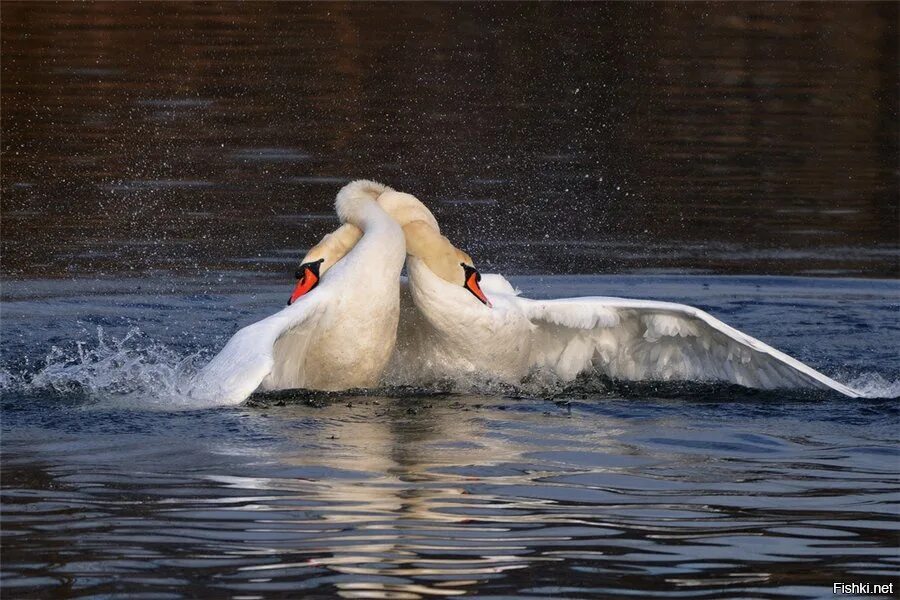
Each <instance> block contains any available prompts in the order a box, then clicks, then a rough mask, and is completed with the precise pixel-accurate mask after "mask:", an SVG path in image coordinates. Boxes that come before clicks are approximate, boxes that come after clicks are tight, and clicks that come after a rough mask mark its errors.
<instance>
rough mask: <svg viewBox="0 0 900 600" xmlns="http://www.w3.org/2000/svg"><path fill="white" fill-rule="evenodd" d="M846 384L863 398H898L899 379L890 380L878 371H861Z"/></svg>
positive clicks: (899, 389)
mask: <svg viewBox="0 0 900 600" xmlns="http://www.w3.org/2000/svg"><path fill="white" fill-rule="evenodd" d="M847 385H848V386H850V387H851V388H853V389H854V390H856V391H857V392H859V393H860V394H862V395H863V396H864V397H865V398H900V379H894V380H893V381H891V380H889V379H887V378H886V377H884V376H883V375H881V374H880V373H872V372H869V373H862V374H860V375H858V376H856V377H854V378H852V379H850V380H849V381H848V383H847Z"/></svg>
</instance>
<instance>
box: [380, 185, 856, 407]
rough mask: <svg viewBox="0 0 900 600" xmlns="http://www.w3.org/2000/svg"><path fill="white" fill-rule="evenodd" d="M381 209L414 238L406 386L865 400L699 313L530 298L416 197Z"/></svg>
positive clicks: (389, 198) (637, 303) (396, 372)
mask: <svg viewBox="0 0 900 600" xmlns="http://www.w3.org/2000/svg"><path fill="white" fill-rule="evenodd" d="M378 202H379V204H381V206H382V207H383V208H385V210H386V211H387V212H388V213H389V214H391V216H392V217H394V218H395V219H396V220H397V221H398V224H399V225H401V227H402V229H403V234H404V237H405V240H406V252H407V259H406V267H407V272H408V283H407V284H406V285H405V286H404V287H403V289H402V299H401V320H400V328H399V330H398V341H397V347H396V351H395V356H394V357H393V359H392V364H391V368H390V372H391V376H392V377H394V378H397V379H398V380H405V381H407V382H410V383H413V382H423V381H434V380H436V379H441V378H452V379H459V378H460V377H461V376H462V377H478V378H486V379H490V380H497V381H501V382H506V383H511V384H516V383H520V382H521V381H522V380H523V379H524V378H525V377H526V376H528V375H530V374H533V373H536V372H537V373H539V372H544V373H549V374H551V375H552V376H553V377H555V378H557V379H559V380H561V381H563V382H565V381H571V380H573V379H575V378H576V377H577V376H578V375H579V374H580V373H583V372H586V371H590V370H593V369H596V370H598V371H600V372H602V373H604V374H605V375H607V376H609V377H610V378H612V379H619V380H627V381H642V380H663V381H721V382H729V383H733V384H738V385H741V386H745V387H751V388H761V389H777V388H816V389H824V390H833V391H836V392H839V393H841V394H844V395H846V396H850V397H859V396H860V394H859V393H857V392H856V391H854V390H852V389H850V388H849V387H847V386H845V385H843V384H841V383H839V382H837V381H835V380H833V379H831V378H829V377H827V376H825V375H823V374H822V373H819V372H818V371H816V370H814V369H812V368H810V367H809V366H807V365H805V364H803V363H802V362H800V361H798V360H796V359H794V358H792V357H790V356H788V355H786V354H784V353H783V352H780V351H778V350H776V349H775V348H773V347H771V346H769V345H767V344H765V343H763V342H761V341H759V340H757V339H755V338H753V337H751V336H749V335H747V334H745V333H742V332H741V331H738V330H737V329H734V328H732V327H730V326H728V325H726V324H725V323H723V322H722V321H720V320H718V319H716V318H715V317H713V316H712V315H710V314H708V313H706V312H704V311H702V310H700V309H698V308H695V307H692V306H687V305H683V304H675V303H671V302H658V301H652V300H631V299H626V298H614V297H602V296H595V297H584V298H563V299H556V300H532V299H529V298H524V297H522V296H520V295H519V293H518V292H517V291H516V290H515V289H514V288H513V286H512V285H510V283H509V282H508V281H507V280H506V279H505V278H504V277H503V276H501V275H497V274H485V275H482V274H480V273H479V272H478V270H477V269H476V268H475V264H474V262H473V261H472V258H471V257H470V256H469V255H468V254H466V253H465V252H463V251H462V250H459V249H458V248H456V247H455V246H454V245H453V244H452V243H451V242H450V240H448V239H447V238H446V237H444V236H442V235H441V233H440V228H439V226H438V224H437V221H436V220H435V218H434V216H433V215H432V214H431V212H430V211H429V210H428V208H427V207H426V206H425V205H424V204H422V203H421V202H420V201H419V200H418V199H417V198H415V197H414V196H411V195H409V194H403V193H401V192H396V191H393V190H392V191H389V192H387V193H385V194H382V195H381V196H379V199H378Z"/></svg>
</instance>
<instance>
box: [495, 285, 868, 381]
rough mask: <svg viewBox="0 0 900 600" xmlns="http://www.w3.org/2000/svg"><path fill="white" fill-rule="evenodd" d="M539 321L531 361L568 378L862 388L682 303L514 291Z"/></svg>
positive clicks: (527, 312)
mask: <svg viewBox="0 0 900 600" xmlns="http://www.w3.org/2000/svg"><path fill="white" fill-rule="evenodd" d="M513 301H514V302H516V303H517V304H519V306H520V307H521V308H522V310H523V311H524V312H525V313H526V315H527V316H528V318H529V319H530V320H531V321H532V323H533V324H534V325H535V326H536V328H537V329H536V331H535V332H534V335H535V336H536V337H535V343H534V344H533V350H532V357H531V360H532V364H533V365H534V366H535V367H545V368H550V369H552V370H553V371H555V372H556V373H557V374H559V375H560V376H561V377H563V378H566V379H570V378H574V377H575V376H576V375H578V373H580V372H582V371H584V370H585V369H588V368H590V367H592V366H593V367H595V368H598V369H599V370H601V371H603V372H605V373H606V374H607V375H609V376H610V377H612V378H616V379H624V380H630V381H638V380H664V381H727V382H731V383H736V384H739V385H743V386H747V387H753V388H762V389H775V388H799V387H805V388H817V389H830V390H835V391H838V392H840V393H842V394H845V395H847V396H851V397H859V394H858V393H857V392H855V391H853V390H852V389H850V388H849V387H847V386H845V385H843V384H841V383H838V382H837V381H834V380H833V379H831V378H829V377H827V376H825V375H823V374H822V373H819V372H818V371H816V370H815V369H812V368H810V367H808V366H806V365H805V364H803V363H801V362H800V361H798V360H796V359H793V358H791V357H790V356H788V355H787V354H784V353H783V352H779V351H778V350H776V349H775V348H772V347H771V346H769V345H767V344H764V343H763V342H761V341H759V340H757V339H755V338H753V337H750V336H749V335H747V334H745V333H742V332H740V331H738V330H737V329H734V328H732V327H729V326H728V325H726V324H725V323H722V322H721V321H719V320H718V319H716V318H715V317H713V316H711V315H709V314H708V313H705V312H703V311H702V310H700V309H697V308H694V307H692V306H686V305H683V304H673V303H669V302H654V301H649V300H628V299H624V298H605V297H588V298H572V299H563V300H543V301H541V300H529V299H526V298H514V299H513Z"/></svg>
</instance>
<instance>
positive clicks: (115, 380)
mask: <svg viewBox="0 0 900 600" xmlns="http://www.w3.org/2000/svg"><path fill="white" fill-rule="evenodd" d="M200 359H201V353H200V352H195V353H192V354H188V355H183V354H182V353H179V352H176V351H175V350H173V349H171V348H169V347H167V346H166V345H164V344H161V343H159V342H156V341H154V340H152V339H149V338H148V337H147V336H145V335H144V334H143V333H142V332H141V330H140V329H138V328H136V327H133V328H131V329H130V330H128V332H127V333H126V334H125V335H124V336H123V337H121V338H117V337H115V336H109V335H107V334H106V332H105V331H104V329H103V327H97V339H96V340H95V341H94V340H91V341H90V342H86V341H75V342H74V343H73V344H71V345H67V346H65V347H60V346H52V347H51V349H50V351H49V352H48V353H47V355H46V356H45V357H44V359H43V365H42V366H41V367H40V368H39V369H38V370H37V371H35V372H33V373H27V372H20V373H14V372H12V371H10V370H8V369H3V370H2V372H0V390H2V391H4V392H7V391H18V392H37V391H41V390H53V391H55V392H58V393H73V392H80V393H83V394H85V395H86V396H87V397H88V398H90V399H91V400H95V401H101V402H103V403H104V404H105V403H113V404H121V405H126V406H131V407H134V408H194V407H196V406H194V404H195V402H194V401H193V400H192V399H190V398H189V397H188V394H187V389H188V385H189V382H190V379H191V377H192V376H193V374H194V373H196V372H197V369H198V363H199V362H200Z"/></svg>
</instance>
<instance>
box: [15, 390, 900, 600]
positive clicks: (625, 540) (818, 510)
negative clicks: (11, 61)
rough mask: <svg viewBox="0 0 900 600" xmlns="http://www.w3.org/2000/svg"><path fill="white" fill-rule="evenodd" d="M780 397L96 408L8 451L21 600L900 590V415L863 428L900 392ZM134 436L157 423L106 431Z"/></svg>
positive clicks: (351, 400) (364, 400) (21, 436)
mask: <svg viewBox="0 0 900 600" xmlns="http://www.w3.org/2000/svg"><path fill="white" fill-rule="evenodd" d="M779 400H780V401H779V402H777V403H774V404H773V403H770V402H764V403H755V402H752V401H751V402H749V403H744V404H739V405H738V406H735V405H733V404H732V405H729V403H727V402H726V403H721V402H715V401H714V402H712V403H708V402H707V403H699V404H698V403H696V402H691V401H690V400H682V401H672V402H665V401H659V400H656V401H653V400H608V401H605V402H602V403H598V402H596V401H584V400H576V399H570V400H568V401H566V402H565V404H564V405H563V404H561V403H553V402H549V401H540V400H524V399H520V400H509V399H499V400H498V399H497V398H492V397H478V396H467V395H463V396H453V397H430V398H427V399H417V398H415V397H407V398H386V397H378V396H365V397H345V398H343V399H341V400H339V401H328V402H327V403H325V405H324V406H313V407H311V406H307V405H303V404H300V405H297V404H291V403H288V404H284V403H283V402H278V403H275V404H282V405H281V406H277V405H275V404H269V405H264V406H263V407H256V408H247V409H236V410H225V411H213V412H201V413H199V414H191V415H189V416H185V415H180V416H172V415H166V416H159V415H157V416H152V417H149V416H146V415H131V416H127V415H126V416H122V415H114V414H109V413H103V412H100V413H91V412H90V411H89V412H88V414H87V415H83V416H81V417H80V419H81V420H82V421H86V422H87V424H86V425H82V426H81V427H84V428H85V429H87V430H89V431H92V432H93V433H94V434H95V435H93V436H92V437H91V439H90V440H87V439H86V437H85V436H84V435H83V434H82V435H78V434H76V433H75V432H74V431H72V430H73V429H74V428H75V427H74V426H73V425H69V426H67V427H66V429H69V430H70V431H68V432H67V434H66V435H63V436H53V438H44V439H41V438H42V437H43V436H41V435H40V434H41V431H40V430H31V431H28V432H27V433H26V432H18V433H16V434H13V435H12V436H11V439H7V440H5V441H4V444H5V451H6V452H7V455H8V456H11V457H12V458H7V459H6V460H5V461H4V465H3V469H4V470H3V478H4V488H5V490H4V492H3V495H4V535H5V536H6V538H5V541H4V553H5V561H4V571H5V575H6V577H5V579H4V588H5V589H6V590H7V591H9V592H12V593H15V592H16V591H19V590H21V591H22V592H23V595H27V593H26V592H28V591H34V590H35V589H44V590H47V589H56V590H61V591H62V590H64V591H65V593H66V594H71V595H83V594H108V593H112V592H115V591H126V590H127V591H129V592H131V593H140V592H143V593H145V594H146V595H147V596H146V597H151V596H150V593H151V592H162V591H164V590H169V589H171V588H172V587H173V586H174V587H176V588H177V589H178V590H179V591H178V593H177V594H175V595H173V597H175V596H179V597H189V596H192V595H193V594H195V593H205V594H207V595H209V594H212V595H216V594H223V595H224V594H238V595H241V594H247V596H246V597H297V594H306V593H310V594H312V593H319V594H328V593H337V594H338V595H340V596H342V597H347V598H422V597H428V596H455V595H461V594H467V593H472V592H475V591H477V592H478V593H480V594H482V595H491V594H499V595H511V594H522V595H532V594H533V595H548V594H563V595H569V596H580V597H587V596H595V595H605V596H613V597H618V596H619V595H621V596H623V597H624V596H628V595H632V594H638V595H641V594H643V593H649V592H655V593H658V594H660V595H665V596H672V597H682V598H684V597H709V596H708V594H709V593H710V592H714V593H716V594H718V595H719V597H726V596H727V597H734V596H735V595H741V594H742V593H744V592H747V591H750V590H758V591H760V592H762V591H763V590H770V591H771V592H772V593H773V594H775V595H782V594H786V595H793V596H801V597H815V596H819V595H822V594H823V593H824V591H823V590H829V591H830V586H831V582H832V581H857V580H865V581H882V582H888V581H891V580H892V577H893V575H894V574H895V572H896V566H897V565H896V551H897V536H896V529H895V528H891V527H890V526H888V523H889V522H891V521H893V518H894V515H895V514H896V509H897V506H896V501H897V478H898V475H900V473H898V468H897V464H898V463H897V452H896V445H895V444H896V441H897V440H896V424H897V423H896V417H897V414H896V411H895V410H894V408H895V406H894V407H893V408H890V414H891V418H890V421H891V422H892V424H888V423H883V422H882V423H879V421H880V420H881V419H880V418H879V417H876V416H873V415H871V414H870V415H869V416H865V413H867V412H871V413H874V414H879V413H880V414H882V415H884V414H885V413H884V411H885V410H888V409H889V406H888V405H886V404H884V402H883V401H874V402H875V403H874V404H871V403H870V404H866V405H865V406H861V407H858V408H854V409H852V410H849V414H853V415H856V420H857V422H855V423H852V422H851V423H844V422H840V421H839V420H836V419H831V418H828V417H826V416H825V415H827V414H828V413H829V412H831V411H834V412H835V413H839V414H841V413H842V414H844V415H847V414H848V409H847V408H846V407H842V406H841V405H840V402H838V401H829V402H827V403H826V405H825V406H821V407H817V408H816V409H815V412H814V414H815V415H816V416H814V417H813V418H812V419H809V413H810V405H809V404H808V403H804V402H799V403H798V402H793V403H792V402H790V401H789V400H787V399H785V398H780V399H779ZM868 402H871V401H868ZM122 424H126V425H130V426H133V427H134V428H135V429H139V430H141V432H140V433H139V432H138V431H135V432H133V433H109V432H107V431H104V430H105V429H107V428H110V427H112V428H115V429H118V428H119V427H120V426H121V425H122ZM166 429H175V431H174V432H172V431H170V432H169V433H165V430H166ZM210 430H219V431H221V433H222V434H226V433H227V435H217V436H213V437H208V436H206V435H204V434H205V433H208V432H209V431H210ZM192 431H194V432H196V433H199V434H200V435H198V436H194V435H188V434H189V433H191V432H192ZM788 431H789V432H790V433H789V434H786V433H784V432H788ZM837 431H840V436H841V439H842V443H840V444H835V443H834V442H833V438H832V436H833V435H834V434H835V432H837ZM35 438H37V439H35ZM76 440H77V441H76ZM849 440H852V442H850V443H846V442H848V441H849ZM125 465H128V468H127V469H123V467H124V466H125ZM73 542H74V543H73ZM44 597H46V596H44ZM152 597H155V596H152Z"/></svg>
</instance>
